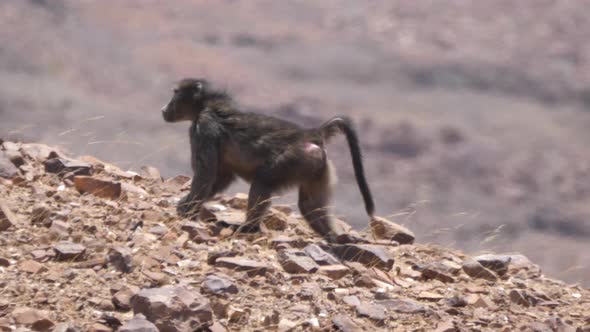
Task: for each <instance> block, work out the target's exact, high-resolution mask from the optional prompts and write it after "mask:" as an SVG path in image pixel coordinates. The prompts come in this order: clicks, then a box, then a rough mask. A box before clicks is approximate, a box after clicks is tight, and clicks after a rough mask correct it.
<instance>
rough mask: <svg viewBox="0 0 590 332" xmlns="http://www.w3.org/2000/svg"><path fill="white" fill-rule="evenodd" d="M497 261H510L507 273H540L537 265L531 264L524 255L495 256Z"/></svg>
mask: <svg viewBox="0 0 590 332" xmlns="http://www.w3.org/2000/svg"><path fill="white" fill-rule="evenodd" d="M495 256H496V258H497V259H499V260H506V259H510V264H509V266H508V272H510V273H516V272H518V271H521V270H525V271H529V272H531V273H535V274H539V273H541V268H540V267H539V266H538V265H537V264H533V263H532V262H531V261H530V260H529V259H528V258H527V257H526V256H525V255H521V254H501V255H495Z"/></svg>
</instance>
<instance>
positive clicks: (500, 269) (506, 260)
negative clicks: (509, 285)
mask: <svg viewBox="0 0 590 332" xmlns="http://www.w3.org/2000/svg"><path fill="white" fill-rule="evenodd" d="M473 259H474V260H476V261H477V262H478V263H479V264H481V265H482V266H483V267H485V268H486V269H489V270H492V271H494V272H495V273H497V274H498V275H499V276H503V275H505V274H506V272H508V266H509V265H510V261H511V260H512V258H511V257H510V256H506V255H479V256H475V257H473Z"/></svg>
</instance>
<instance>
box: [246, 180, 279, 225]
mask: <svg viewBox="0 0 590 332" xmlns="http://www.w3.org/2000/svg"><path fill="white" fill-rule="evenodd" d="M271 194H272V189H271V188H270V187H268V186H267V185H265V184H264V183H262V182H259V181H253V182H252V186H251V187H250V192H249V193H248V211H246V223H245V224H244V225H242V226H240V227H239V229H238V230H239V231H240V232H242V233H255V232H258V231H260V222H261V221H262V218H263V217H264V215H265V214H266V211H267V210H268V208H269V207H270V204H271V200H270V197H271Z"/></svg>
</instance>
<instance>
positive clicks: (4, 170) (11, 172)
mask: <svg viewBox="0 0 590 332" xmlns="http://www.w3.org/2000/svg"><path fill="white" fill-rule="evenodd" d="M17 175H18V168H16V166H15V165H14V164H13V163H12V161H11V160H10V156H9V155H8V154H7V153H5V152H4V151H0V177H3V178H6V179H12V178H14V177H15V176H17Z"/></svg>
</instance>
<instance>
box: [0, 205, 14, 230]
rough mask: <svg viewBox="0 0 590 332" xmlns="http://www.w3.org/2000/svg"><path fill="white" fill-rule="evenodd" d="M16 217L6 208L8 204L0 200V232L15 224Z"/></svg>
mask: <svg viewBox="0 0 590 332" xmlns="http://www.w3.org/2000/svg"><path fill="white" fill-rule="evenodd" d="M16 223H17V219H16V216H15V215H14V213H12V211H11V210H10V209H9V208H8V204H7V203H6V202H5V201H3V200H0V232H2V231H5V230H7V229H9V228H10V227H12V226H14V225H16Z"/></svg>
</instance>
